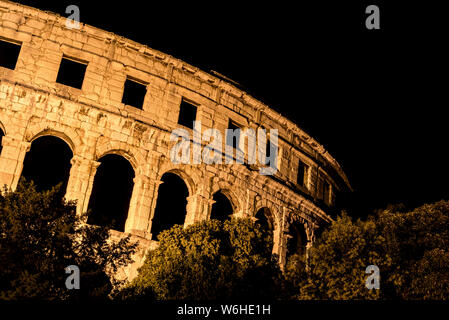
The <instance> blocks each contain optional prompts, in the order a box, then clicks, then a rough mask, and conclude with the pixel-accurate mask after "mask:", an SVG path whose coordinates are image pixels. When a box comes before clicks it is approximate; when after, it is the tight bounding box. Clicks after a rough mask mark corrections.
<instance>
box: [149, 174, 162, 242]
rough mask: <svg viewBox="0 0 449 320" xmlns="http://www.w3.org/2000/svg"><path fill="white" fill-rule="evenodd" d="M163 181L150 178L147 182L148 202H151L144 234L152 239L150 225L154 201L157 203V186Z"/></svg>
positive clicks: (152, 217) (154, 205) (154, 208)
mask: <svg viewBox="0 0 449 320" xmlns="http://www.w3.org/2000/svg"><path fill="white" fill-rule="evenodd" d="M163 183H164V181H162V180H155V181H151V180H150V183H149V184H148V194H149V195H150V198H149V199H150V203H151V205H150V212H149V213H150V215H149V216H150V219H148V224H147V228H146V230H147V233H146V235H147V238H148V239H152V237H153V235H152V233H151V226H152V224H153V219H154V213H155V211H156V203H157V196H158V193H159V186H160V185H161V184H163ZM153 240H156V239H153Z"/></svg>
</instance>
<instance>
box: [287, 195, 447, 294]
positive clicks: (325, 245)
mask: <svg viewBox="0 0 449 320" xmlns="http://www.w3.org/2000/svg"><path fill="white" fill-rule="evenodd" d="M448 248H449V202H447V201H441V202H438V203H435V204H430V205H424V206H422V207H420V208H417V209H415V210H413V211H411V212H403V211H402V210H401V211H399V212H393V211H390V210H388V209H387V210H384V211H381V212H379V213H378V214H377V215H376V216H373V217H370V218H368V219H367V221H361V220H357V221H356V222H354V221H352V220H351V219H350V218H349V217H348V216H347V215H345V214H343V215H342V216H340V217H338V218H337V220H336V221H334V222H333V223H332V225H331V226H330V227H329V228H328V230H326V231H324V232H323V234H322V236H321V237H320V239H318V241H317V243H316V244H315V245H314V246H313V247H312V249H311V250H310V251H309V253H308V255H309V257H308V261H307V263H305V257H294V258H293V259H290V260H289V262H288V264H287V266H286V272H285V274H286V277H287V279H288V280H289V282H290V284H291V287H293V288H294V290H295V292H294V297H295V298H297V299H338V300H347V299H448V298H449V277H448V275H447V270H448V267H449V252H448ZM368 265H377V266H378V267H379V269H380V290H368V289H366V287H365V280H366V278H367V276H368V275H367V274H365V269H366V267H367V266H368ZM306 266H307V267H306Z"/></svg>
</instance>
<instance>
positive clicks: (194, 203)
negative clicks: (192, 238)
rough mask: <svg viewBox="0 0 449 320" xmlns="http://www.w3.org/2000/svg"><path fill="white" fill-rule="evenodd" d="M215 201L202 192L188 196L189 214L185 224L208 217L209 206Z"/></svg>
mask: <svg viewBox="0 0 449 320" xmlns="http://www.w3.org/2000/svg"><path fill="white" fill-rule="evenodd" d="M211 201H212V202H211ZM213 202H215V201H213V200H210V199H209V198H207V197H205V196H204V195H203V194H201V193H200V192H197V194H194V195H193V196H190V197H188V198H187V208H186V209H187V215H186V220H185V222H184V226H188V225H191V224H193V223H195V222H197V221H203V220H206V219H207V218H208V212H209V206H212V203H213Z"/></svg>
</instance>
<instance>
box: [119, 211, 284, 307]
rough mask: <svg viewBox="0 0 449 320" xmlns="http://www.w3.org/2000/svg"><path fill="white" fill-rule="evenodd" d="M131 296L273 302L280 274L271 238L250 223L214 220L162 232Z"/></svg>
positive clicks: (135, 283) (129, 290) (129, 292)
mask: <svg viewBox="0 0 449 320" xmlns="http://www.w3.org/2000/svg"><path fill="white" fill-rule="evenodd" d="M158 239H159V247H158V248H157V249H155V250H153V251H151V252H149V254H148V256H147V258H146V261H145V263H144V265H143V266H142V268H141V269H140V270H139V275H138V276H137V278H136V279H135V280H134V281H133V282H132V283H131V285H130V287H128V288H127V290H126V293H127V295H126V296H127V297H128V298H130V297H139V296H140V297H141V296H142V295H149V296H150V297H154V298H156V299H161V300H173V299H176V300H179V299H188V300H216V299H229V298H233V299H248V298H253V299H269V298H273V297H274V296H275V295H276V290H277V289H276V288H278V287H279V286H278V284H279V282H280V280H281V272H280V270H279V268H278V264H277V261H276V259H274V258H273V256H272V253H271V251H272V239H271V236H270V235H269V234H267V233H266V232H265V231H264V230H262V228H261V227H260V226H258V225H256V224H254V223H253V222H252V221H251V220H249V219H233V220H232V221H226V222H224V223H222V222H220V221H217V220H209V221H204V222H200V223H196V224H193V225H191V226H189V227H187V228H183V227H182V226H180V225H176V226H174V227H172V228H171V229H170V230H166V231H164V232H162V233H161V234H160V235H159V237H158Z"/></svg>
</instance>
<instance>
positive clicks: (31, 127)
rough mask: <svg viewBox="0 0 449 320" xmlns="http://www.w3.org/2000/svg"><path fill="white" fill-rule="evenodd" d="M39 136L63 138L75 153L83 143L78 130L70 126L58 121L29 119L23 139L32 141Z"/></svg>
mask: <svg viewBox="0 0 449 320" xmlns="http://www.w3.org/2000/svg"><path fill="white" fill-rule="evenodd" d="M41 136H55V137H58V138H60V139H62V140H64V141H65V142H66V143H67V144H68V145H69V147H70V149H71V150H72V152H73V154H77V150H78V148H79V147H80V146H81V145H82V144H83V141H82V139H81V137H80V135H79V134H78V132H77V131H76V130H75V129H73V128H71V127H68V126H66V125H63V124H60V123H53V122H52V123H49V122H48V121H41V120H38V119H36V118H33V119H31V120H30V123H29V124H28V126H27V128H26V131H25V140H26V141H28V142H32V141H34V140H35V139H37V138H39V137H41Z"/></svg>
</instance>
